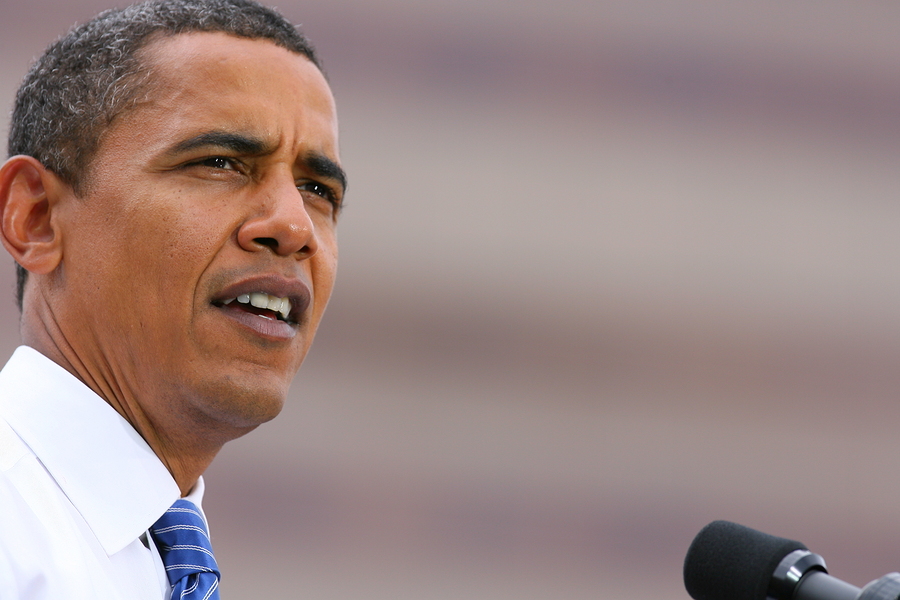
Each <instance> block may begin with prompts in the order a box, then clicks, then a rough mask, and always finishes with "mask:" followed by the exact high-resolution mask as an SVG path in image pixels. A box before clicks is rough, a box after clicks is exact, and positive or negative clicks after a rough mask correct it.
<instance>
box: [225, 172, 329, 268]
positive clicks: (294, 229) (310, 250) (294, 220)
mask: <svg viewBox="0 0 900 600" xmlns="http://www.w3.org/2000/svg"><path fill="white" fill-rule="evenodd" d="M273 187H274V188H275V189H273V190H271V191H270V192H269V193H266V194H264V197H265V198H266V200H265V202H264V203H263V206H262V208H261V210H260V211H259V212H258V213H257V214H255V215H253V216H251V217H250V218H248V219H247V220H246V221H244V222H243V223H242V224H241V226H240V228H239V229H238V232H237V238H238V244H239V245H240V246H241V247H242V248H243V249H244V250H247V251H248V252H261V251H264V250H270V251H272V252H274V253H275V254H277V255H279V256H291V255H297V256H298V258H309V257H311V256H312V255H314V254H315V253H316V251H317V250H318V241H317V238H316V230H315V225H314V224H313V221H312V219H311V218H310V216H309V212H308V211H307V209H306V205H305V204H304V202H303V197H302V196H301V195H300V192H299V191H298V190H297V187H296V185H295V184H294V181H293V178H291V179H290V181H289V182H283V183H280V184H278V185H277V186H273Z"/></svg>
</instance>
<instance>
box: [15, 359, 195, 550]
mask: <svg viewBox="0 0 900 600" xmlns="http://www.w3.org/2000/svg"><path fill="white" fill-rule="evenodd" d="M0 415H2V416H3V417H4V418H6V420H7V422H8V423H9V424H10V426H11V427H12V428H13V429H14V430H15V431H16V433H17V434H18V435H19V436H20V437H21V438H22V440H23V441H24V442H25V443H26V444H28V446H29V447H30V448H31V450H32V452H34V454H35V455H36V456H37V457H38V458H39V459H40V461H41V462H42V463H43V465H44V466H45V467H46V469H47V471H48V472H49V473H50V475H51V476H52V477H53V478H54V479H55V480H56V482H57V484H58V485H59V487H60V488H61V489H62V491H63V493H65V495H66V496H67V497H68V498H69V500H70V501H71V502H72V504H73V505H74V506H75V508H76V509H77V510H78V512H79V513H81V516H82V517H84V520H85V521H86V522H87V524H88V526H89V527H90V528H91V530H92V531H93V532H94V533H95V534H96V536H97V539H98V540H99V541H100V544H101V545H102V546H103V548H104V550H106V552H107V553H108V554H110V555H112V554H115V553H116V552H118V551H120V550H122V549H123V548H124V547H125V546H127V545H128V544H129V543H131V542H132V541H134V540H136V539H137V538H138V537H139V536H140V535H141V534H142V533H143V532H144V531H146V530H147V529H148V528H149V527H150V526H151V525H152V524H153V523H154V522H155V521H156V519H158V518H159V517H160V515H162V514H163V513H164V512H165V511H166V509H168V508H169V507H170V506H171V505H172V503H173V502H175V500H176V499H178V497H179V496H180V495H181V494H180V491H179V489H178V485H177V484H176V483H175V480H174V479H173V478H172V476H171V474H170V473H169V471H168V470H167V469H166V467H165V465H163V464H162V462H160V460H159V458H157V456H156V454H154V452H153V450H152V449H151V448H150V446H148V445H147V443H146V442H145V441H144V439H143V438H141V436H140V435H138V433H137V431H135V430H134V428H133V427H132V426H131V425H130V424H129V423H128V421H126V420H125V419H124V418H123V417H122V416H121V415H120V414H119V413H118V412H116V411H115V409H113V408H112V407H111V406H110V405H109V404H108V403H107V402H106V401H105V400H103V399H102V398H101V397H100V396H98V395H97V394H95V393H94V392H93V391H92V390H91V389H90V388H88V387H87V386H86V385H85V384H84V383H82V382H81V380H79V379H78V378H76V377H75V376H74V375H72V374H71V373H69V372H68V371H66V370H65V369H64V368H62V367H61V366H59V365H58V364H56V363H55V362H53V361H52V360H50V359H49V358H47V357H45V356H44V355H42V354H41V353H39V352H38V351H37V350H34V349H33V348H29V347H27V346H20V347H19V348H18V349H17V350H16V351H15V353H13V355H12V357H11V358H10V359H9V362H8V363H7V364H6V366H5V367H4V368H3V370H2V371H0ZM194 492H198V493H199V495H201V496H202V493H203V483H202V482H200V484H199V485H198V486H195V490H194ZM193 495H194V494H192V496H193Z"/></svg>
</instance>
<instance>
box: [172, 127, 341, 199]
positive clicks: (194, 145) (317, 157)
mask: <svg viewBox="0 0 900 600" xmlns="http://www.w3.org/2000/svg"><path fill="white" fill-rule="evenodd" d="M211 146H212V147H216V148H225V149H227V150H231V151H232V152H237V153H239V154H249V155H260V154H266V153H268V152H271V151H272V150H273V148H272V147H271V145H270V144H268V143H266V142H265V141H264V140H262V139H260V138H256V137H250V136H248V135H243V134H240V133H230V132H227V131H206V132H203V133H201V134H198V135H195V136H193V137H191V138H188V139H186V140H184V141H181V142H179V143H177V144H175V145H174V146H172V147H171V148H170V149H169V151H168V154H180V153H183V152H190V151H192V150H196V149H198V148H208V147H211ZM302 162H303V164H304V165H305V166H306V167H307V168H308V169H310V170H311V171H312V172H313V173H314V174H316V175H318V176H319V177H327V178H329V179H333V180H335V181H337V182H338V183H340V184H341V189H343V190H345V191H346V189H347V173H346V172H344V169H342V168H341V166H340V165H338V164H337V163H336V162H334V161H333V160H331V159H330V158H328V157H327V156H325V155H324V154H320V153H318V152H312V153H310V154H307V155H306V156H305V157H304V158H303V160H302Z"/></svg>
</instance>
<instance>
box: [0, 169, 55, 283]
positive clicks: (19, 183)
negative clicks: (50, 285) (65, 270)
mask: <svg viewBox="0 0 900 600" xmlns="http://www.w3.org/2000/svg"><path fill="white" fill-rule="evenodd" d="M61 190H62V186H61V182H60V181H59V178H58V177H57V176H56V175H55V174H53V173H52V172H51V171H49V170H48V169H47V168H46V167H44V165H42V164H41V163H40V162H38V161H37V160H36V159H34V158H32V157H30V156H13V157H12V158H10V159H9V160H7V161H6V163H4V165H3V166H2V167H0V236H2V242H3V245H4V246H5V247H6V250H7V251H8V252H9V253H10V254H11V255H12V257H13V258H14V259H15V260H16V262H17V263H19V264H20V265H22V266H23V267H24V268H25V269H26V270H28V271H30V272H32V273H41V274H46V273H50V272H52V271H53V270H54V269H55V268H56V267H57V266H58V265H59V263H60V261H61V260H62V245H61V244H60V232H59V231H58V228H57V227H56V220H55V219H53V218H52V217H53V210H54V208H55V207H56V204H57V200H58V199H59V198H58V196H59V193H60V192H61Z"/></svg>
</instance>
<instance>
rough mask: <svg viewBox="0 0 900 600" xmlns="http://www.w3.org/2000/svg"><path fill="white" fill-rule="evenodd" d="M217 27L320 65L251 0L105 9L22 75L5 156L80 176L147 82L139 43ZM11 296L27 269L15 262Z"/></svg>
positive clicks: (74, 183) (81, 184) (68, 178)
mask: <svg viewBox="0 0 900 600" xmlns="http://www.w3.org/2000/svg"><path fill="white" fill-rule="evenodd" d="M191 32H222V33H228V34H231V35H234V36H237V37H243V38H249V39H264V40H270V41H272V42H274V43H275V44H277V45H279V46H281V47H283V48H286V49H287V50H290V51H291V52H294V53H297V54H300V55H302V56H305V57H307V58H308V59H309V60H310V61H312V63H313V64H315V65H316V66H317V67H318V68H319V70H322V65H321V64H320V62H319V59H318V57H317V56H316V52H315V49H314V48H313V46H312V44H310V42H309V40H308V39H307V38H306V37H305V36H304V35H303V34H302V33H300V31H298V29H297V28H296V27H295V26H294V25H293V24H291V23H290V22H289V21H288V20H287V19H285V17H284V16H282V15H281V14H280V13H278V12H276V11H275V10H273V9H271V8H268V7H266V6H263V5H261V4H259V3H257V2H254V1H253V0H147V1H145V2H140V3H138V4H133V5H131V6H128V7H126V8H120V9H112V10H107V11H105V12H103V13H100V14H99V15H98V16H97V17H95V18H94V19H92V20H91V21H88V22H87V23H84V24H83V25H80V26H78V27H75V28H74V29H72V30H71V31H70V32H69V33H68V34H67V35H65V36H64V37H62V38H60V39H59V40H57V41H56V42H54V43H53V44H51V45H50V46H49V47H48V48H47V50H46V51H45V52H44V54H43V55H41V57H40V58H38V59H37V61H36V62H35V63H34V64H33V65H32V67H31V69H30V70H29V71H28V74H27V75H26V76H25V79H24V81H23V82H22V85H21V87H19V91H18V93H17V94H16V101H15V105H14V107H13V111H12V119H11V123H10V127H9V142H8V152H9V156H15V155H19V154H23V155H27V156H32V157H34V158H35V159H37V160H38V161H40V162H41V163H42V164H43V165H44V166H45V167H46V168H47V169H49V170H50V171H52V172H53V173H55V174H56V175H57V176H59V178H60V179H62V180H63V181H64V182H65V183H67V184H68V185H69V186H71V187H72V189H73V191H74V192H75V193H76V194H77V195H81V194H82V193H83V191H84V189H85V185H86V179H85V178H86V176H87V172H88V168H89V166H90V163H91V160H92V159H93V157H94V155H95V153H96V151H97V149H98V147H99V145H100V141H101V137H102V136H103V133H104V132H105V131H106V130H107V129H108V128H109V126H110V125H111V124H112V122H113V121H114V120H115V119H116V118H117V117H118V116H119V115H121V114H122V113H123V112H125V111H127V110H128V109H129V108H130V107H131V106H133V104H134V102H135V101H136V99H137V98H138V97H139V95H140V94H141V92H142V91H144V90H145V88H146V84H147V77H146V75H147V73H146V71H145V70H144V69H143V66H142V64H141V57H140V56H139V51H140V50H141V49H142V48H143V47H145V46H146V45H147V44H148V43H150V42H151V41H153V40H155V39H159V38H160V37H166V36H173V35H177V34H180V33H191ZM16 275H17V291H16V302H17V304H18V306H19V309H20V310H21V308H22V296H23V293H24V288H25V281H26V280H27V277H28V272H27V271H26V270H25V269H24V268H22V266H21V265H16Z"/></svg>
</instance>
